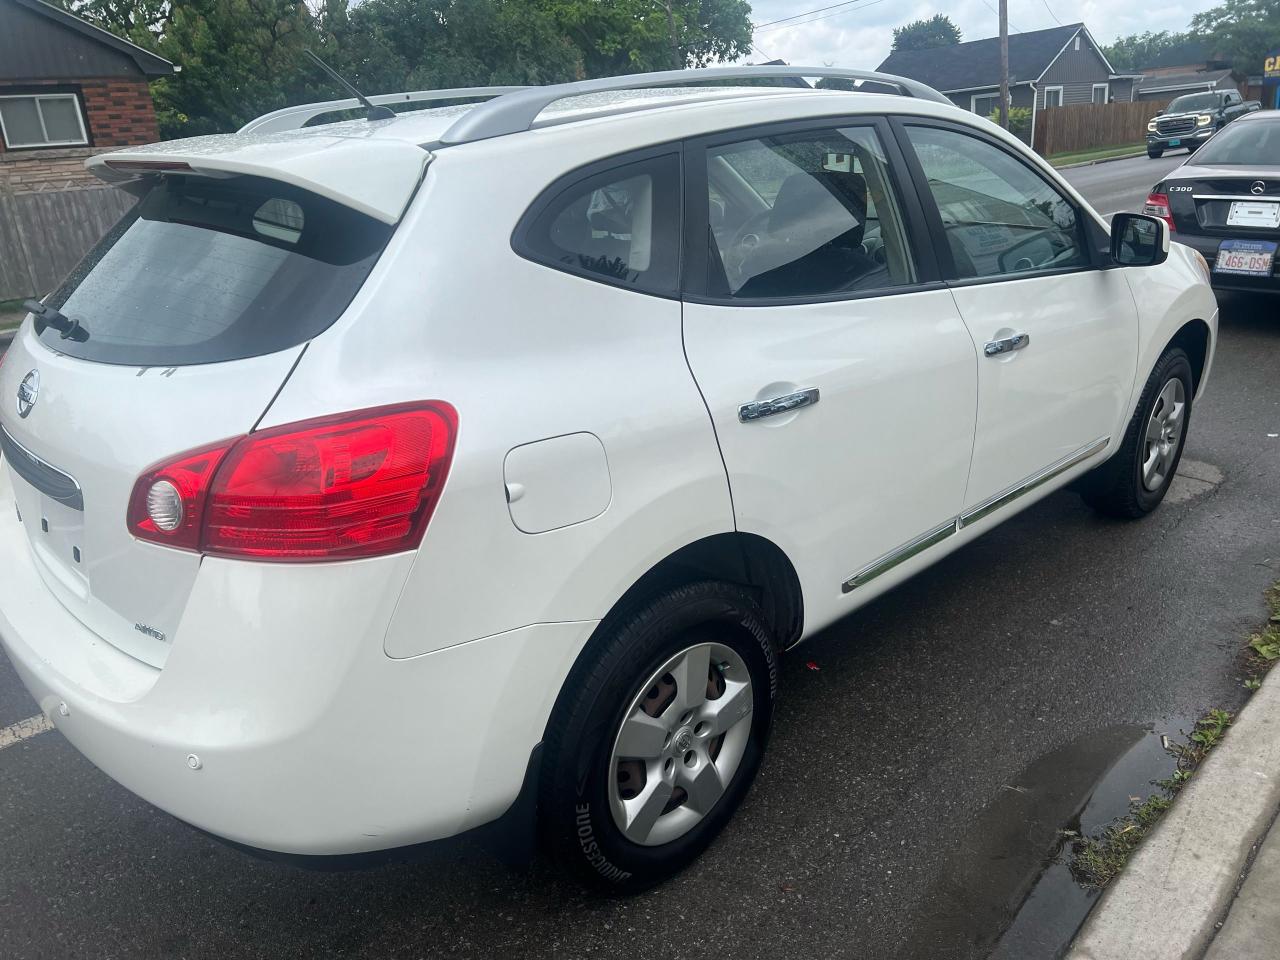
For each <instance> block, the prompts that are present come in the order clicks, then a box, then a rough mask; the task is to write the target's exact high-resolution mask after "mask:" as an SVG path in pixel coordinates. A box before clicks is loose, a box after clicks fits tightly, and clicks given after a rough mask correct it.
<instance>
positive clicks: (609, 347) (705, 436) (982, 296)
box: [0, 67, 1217, 890]
mask: <svg viewBox="0 0 1280 960" xmlns="http://www.w3.org/2000/svg"><path fill="white" fill-rule="evenodd" d="M762 76H774V77H793V76H808V77H813V76H834V77H841V78H848V79H853V80H855V81H857V82H858V83H859V84H860V85H861V87H862V90H861V92H841V91H824V90H812V89H798V88H767V87H760V86H749V85H747V86H743V87H740V88H734V87H727V86H724V87H703V88H689V89H683V90H671V89H659V88H662V87H667V86H670V85H671V84H673V83H687V82H689V81H691V80H721V81H724V80H735V79H747V78H749V79H751V80H756V79H759V78H760V77H762ZM489 94H490V95H491V99H489V100H487V102H485V103H483V104H480V105H476V104H470V105H468V106H465V107H459V106H450V107H446V108H432V109H425V110H416V111H413V112H408V113H404V114H401V115H399V116H395V117H392V118H389V119H376V120H374V119H370V120H362V119H357V120H346V121H343V122H335V123H327V124H326V123H320V124H315V125H309V126H306V127H303V124H304V123H309V122H311V121H315V120H317V119H323V117H322V116H321V115H322V114H326V113H328V112H331V111H333V110H335V109H345V108H353V107H355V106H356V105H357V104H356V101H354V100H351V101H340V102H336V103H330V104H320V105H311V106H308V107H299V108H289V109H287V110H284V111H279V112H277V113H275V114H269V115H267V116H266V117H263V118H260V119H259V120H257V121H254V122H253V123H250V124H248V125H247V126H246V127H245V128H244V129H243V130H242V131H241V132H239V133H238V134H235V135H228V136H211V137H202V138H196V139H191V140H180V141H175V142H169V143H164V144H157V145H155V146H151V147H139V148H131V149H125V150H120V151H116V152H113V153H107V154H103V155H99V156H96V157H94V158H93V159H92V160H90V161H89V165H90V168H91V169H92V170H93V171H94V172H95V173H97V174H98V175H100V176H101V177H103V178H104V179H106V180H108V181H111V182H114V183H117V184H118V185H119V186H120V188H121V189H125V190H128V191H130V192H131V193H133V194H134V195H136V196H137V197H138V205H137V206H136V208H135V209H134V210H133V212H132V213H130V214H129V215H128V216H127V217H126V218H125V219H124V220H123V221H122V222H121V223H120V225H119V226H117V227H116V228H115V229H113V230H112V231H111V232H110V233H109V234H108V235H107V236H106V237H105V238H104V239H103V241H102V242H101V243H100V244H99V245H98V246H97V247H96V248H95V249H94V250H93V251H92V252H91V253H90V254H89V255H88V257H87V258H86V259H85V261H84V262H83V263H82V264H80V265H79V266H78V267H77V268H76V269H75V270H73V271H72V273H71V275H70V276H69V277H68V278H67V280H66V282H65V283H64V284H63V285H62V286H61V287H60V288H59V289H58V290H57V291H56V292H54V293H53V294H52V295H51V296H49V297H48V298H47V299H46V300H45V302H44V303H43V304H33V306H34V308H35V309H34V312H33V315H32V316H30V317H28V318H27V319H26V321H25V323H24V326H23V328H22V330H21V333H20V335H19V336H18V338H17V340H16V341H15V343H14V344H13V347H12V348H11V349H10V351H9V353H8V355H7V356H6V357H5V359H4V362H3V366H0V396H2V397H4V398H7V399H6V400H5V402H4V405H3V408H2V409H0V427H2V428H3V429H2V430H0V439H2V441H3V454H4V461H5V464H6V467H5V469H3V470H2V471H0V569H3V570H4V576H3V577H0V640H2V641H3V645H4V648H5V650H6V651H7V652H8V654H9V656H10V657H11V659H12V660H13V663H14V665H15V666H16V668H17V671H18V673H19V674H20V676H21V677H22V680H23V681H24V682H25V684H26V685H27V688H28V689H29V690H30V691H31V693H32V694H33V696H34V697H35V698H36V700H37V701H38V702H39V704H40V705H41V708H42V709H43V710H44V711H45V713H46V714H47V715H48V716H49V717H50V719H51V720H52V721H53V722H54V723H55V724H56V725H57V727H58V728H59V729H60V730H61V731H62V732H63V733H64V734H65V735H66V738H67V739H68V740H69V741H70V742H71V743H72V744H73V745H75V746H76V747H77V748H78V749H79V750H81V751H82V752H83V753H84V754H85V755H86V756H87V757H88V758H89V759H91V760H92V761H93V762H94V763H95V764H96V765H98V766H99V767H100V768H101V769H102V770H104V771H105V772H106V773H107V774H108V775H110V776H111V777H113V778H115V779H116V780H118V781H119V782H120V783H122V784H124V785H125V786H126V787H128V788H129V789H131V790H133V791H135V792H136V793H138V794H139V795H141V796H142V797H144V798H146V799H148V800H150V801H151V802H152V803H154V804H156V805H157V806H159V807H161V808H163V809H165V810H167V811H169V812H171V813H172V814H174V815H175V816H177V817H180V818H181V819H183V820H185V821H188V822H190V823H192V824H195V825H196V826H198V827H200V828H202V829H203V830H206V831H208V832H210V833H212V834H215V835H218V836H220V837H224V838H228V839H230V840H231V841H234V842H236V843H238V844H241V845H246V846H249V847H253V848H258V849H261V850H266V851H271V852H275V853H281V854H287V855H296V856H326V855H335V856H340V855H349V854H365V853H370V852H377V851H386V850H389V849H393V848H398V847H403V846H405V845H410V844H417V843H419V842H424V841H431V840H435V839H437V838H441V837H447V836H450V835H454V834H459V833H463V832H466V831H471V830H482V831H487V832H489V833H491V834H492V833H496V832H497V831H499V830H504V831H506V832H508V833H509V834H510V835H512V836H516V835H528V834H529V833H531V831H532V829H533V824H534V823H535V821H536V823H537V824H538V828H539V829H540V831H541V834H542V836H543V837H544V838H545V840H546V843H547V845H548V847H549V848H550V849H551V850H553V851H554V852H555V853H556V854H557V855H558V856H559V857H561V858H563V860H564V861H565V862H567V863H568V864H570V865H572V866H575V867H577V868H580V869H581V871H582V872H583V874H584V875H585V876H588V877H590V878H593V879H594V880H595V881H598V882H600V883H603V884H606V885H610V886H612V887H615V888H619V889H623V890H630V889H637V888H640V887H642V886H644V885H646V884H650V883H653V882H655V881H657V880H660V879H662V878H664V877H666V876H669V875H670V874H671V873H672V872H674V871H676V870H678V869H680V868H681V867H682V866H683V865H685V864H687V863H688V862H689V861H690V860H692V859H693V858H694V857H695V856H697V855H698V854H699V852H700V851H702V850H703V849H704V848H705V847H706V846H707V844H708V843H709V842H710V841H711V840H712V838H713V837H714V836H715V835H716V834H717V833H718V832H719V831H720V829H721V828H722V827H723V826H724V825H725V823H726V822H727V821H728V820H729V818H730V816H731V815H732V814H733V812H734V810H735V809H736V808H737V806H738V805H739V803H740V801H741V800H742V798H743V796H744V795H745V794H746V792H747V790H748V788H749V786H750V784H751V782H752V780H753V778H754V777H755V776H756V773H757V770H758V769H759V767H760V764H761V759H762V756H763V753H764V748H765V743H766V740H767V739H768V735H769V729H770V724H771V722H772V719H773V711H774V700H775V697H776V696H777V693H778V662H779V657H780V656H781V655H782V654H783V652H784V651H787V650H789V649H791V648H792V647H794V646H795V645H796V644H797V643H799V642H801V641H802V640H804V639H805V638H807V637H810V636H812V635H813V634H814V633H816V632H817V631H819V630H821V629H822V628H823V627H825V626H827V625H829V624H831V623H833V622H834V621H836V620H838V619H839V618H841V617H844V616H847V615H848V614H850V613H852V612H853V611H855V610H856V609H858V608H859V607H860V606H862V605H863V604H865V603H866V602H868V601H869V600H871V599H873V598H874V597H876V596H877V595H879V594H881V593H883V592H884V591H886V590H888V589H890V588H892V587H893V586H894V585H896V584H898V583H901V582H902V581H903V580H905V579H906V578H908V577H910V576H912V575H913V574H915V573H917V572H919V571H920V570H921V569H923V568H924V567H926V566H928V565H929V564H932V563H934V562H936V561H937V560H938V559H940V558H941V557H944V556H946V555H947V554H949V553H951V552H952V551H954V550H956V549H957V548H959V547H961V546H963V545H964V544H966V543H968V542H970V541H972V540H973V539H974V538H975V537H978V536H981V535H982V534H983V533H984V532H986V531H987V530H990V529H991V528H992V527H993V526H995V525H996V524H999V523H1001V522H1003V521H1004V520H1006V519H1008V518H1009V517H1010V516H1012V515H1013V514H1015V513H1017V512H1018V511H1019V510H1022V509H1024V508H1025V507H1027V506H1028V505H1030V504H1032V503H1034V502H1036V501H1037V500H1039V499H1040V498H1041V497H1044V496H1045V495H1047V494H1049V493H1050V492H1052V491H1054V490H1057V489H1059V488H1061V487H1063V486H1065V485H1066V484H1069V483H1073V482H1075V483H1078V484H1080V485H1081V487H1082V489H1083V492H1084V494H1085V496H1086V497H1087V499H1088V500H1089V502H1090V503H1092V504H1094V505H1095V506H1096V507H1098V508H1099V509H1100V510H1102V511H1104V512H1106V513H1108V514H1111V515H1115V516H1120V517H1128V518H1136V517H1141V516H1143V515H1144V514H1146V513H1148V512H1149V511H1151V510H1153V509H1155V508H1156V506H1157V505H1158V504H1159V503H1160V501H1161V499H1162V498H1163V497H1164V495H1165V492H1166V490H1167V489H1168V487H1169V484H1170V482H1171V480H1172V478H1173V475H1174V471H1175V470H1176V469H1177V466H1178V460H1179V457H1180V456H1181V453H1182V449H1183V444H1184V443H1185V441H1186V436H1187V429H1188V424H1189V422H1190V420H1191V415H1192V410H1193V407H1194V403H1195V400H1196V398H1197V397H1199V396H1200V394H1201V393H1202V391H1203V390H1204V386H1205V382H1206V379H1207V377H1208V372H1209V367H1210V363H1211V359H1212V356H1213V349H1214V343H1215V338H1216V329H1217V310H1216V306H1215V302H1214V298H1213V294H1212V292H1211V290H1210V288H1209V286H1208V283H1207V272H1206V268H1205V264H1204V260H1203V259H1202V258H1201V257H1200V256H1199V255H1198V254H1196V253H1195V252H1194V251H1192V250H1191V249H1190V248H1187V247H1183V246H1180V245H1176V244H1175V245H1170V243H1169V231H1168V228H1167V227H1166V224H1165V221H1163V220H1161V219H1159V218H1154V217H1149V216H1144V215H1140V214H1121V215H1118V216H1117V217H1116V218H1115V219H1114V220H1113V221H1112V224H1111V230H1110V233H1108V225H1107V224H1106V223H1105V222H1104V221H1102V220H1101V219H1100V218H1099V216H1098V214H1097V213H1095V212H1094V211H1093V209H1091V208H1090V206H1089V205H1088V204H1087V203H1086V202H1085V201H1084V200H1083V199H1082V198H1081V197H1080V195H1079V194H1078V193H1076V191H1075V190H1074V189H1072V187H1071V186H1070V185H1069V184H1067V183H1066V182H1065V181H1063V180H1062V179H1061V178H1060V177H1059V176H1058V174H1057V173H1055V172H1054V170H1053V169H1052V168H1051V167H1049V166H1048V165H1047V164H1045V163H1044V162H1043V161H1042V160H1041V159H1040V158H1038V157H1037V156H1036V155H1035V154H1033V153H1032V152H1030V151H1029V150H1028V149H1027V148H1025V147H1024V146H1023V145H1022V144H1021V143H1020V142H1019V141H1018V140H1016V139H1015V138H1014V137H1012V136H1010V135H1008V134H1007V133H1005V132H1004V131H1001V130H1000V129H999V128H997V127H995V126H994V125H993V124H991V123H990V122H988V121H987V120H985V119H982V118H980V117H977V116H975V115H973V114H970V113H968V112H966V111H964V110H960V109H958V108H956V107H954V106H952V105H951V104H950V103H948V102H947V101H946V99H945V98H944V97H942V96H941V95H939V94H937V93H936V92H935V91H933V90H931V89H930V88H928V87H924V86H922V85H920V84H918V83H915V82H913V81H909V80H902V79H899V78H892V77H885V76H882V75H877V74H865V73H859V72H851V71H840V70H835V69H831V68H787V67H773V68H762V67H751V68H746V69H744V68H717V69H711V70H703V71H697V72H695V73H674V74H657V75H652V76H641V77H624V78H613V79H609V80H598V81H590V82H584V83H578V84H566V85H563V86H551V87H541V88H529V89H526V90H521V91H516V92H510V93H505V94H504V93H502V92H501V91H489ZM498 94H501V95H498ZM460 95H465V96H471V97H475V96H478V95H481V94H477V92H476V91H464V92H463V94H459V93H458V92H457V91H441V92H437V93H433V94H414V95H398V96H389V97H383V98H375V99H378V101H379V103H380V104H385V103H388V102H399V101H406V102H409V103H410V105H415V104H414V101H417V104H416V105H419V106H420V105H421V102H423V101H428V102H429V101H431V100H440V99H444V100H449V99H457V98H458V97H459V96H460ZM588 95H589V96H588ZM1009 587H1010V585H1009V584H1008V583H1002V584H1001V585H1000V590H1001V591H1002V592H1006V593H1007V592H1008V590H1009Z"/></svg>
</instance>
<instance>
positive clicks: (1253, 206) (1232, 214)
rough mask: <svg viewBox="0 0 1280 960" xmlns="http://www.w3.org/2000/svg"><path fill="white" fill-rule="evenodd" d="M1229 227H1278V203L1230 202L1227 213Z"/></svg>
mask: <svg viewBox="0 0 1280 960" xmlns="http://www.w3.org/2000/svg"><path fill="white" fill-rule="evenodd" d="M1227 226H1229V227H1264V228H1267V229H1275V228H1276V227H1280V203H1263V202H1261V201H1257V200H1232V201H1231V209H1230V210H1229V211H1228V212H1227Z"/></svg>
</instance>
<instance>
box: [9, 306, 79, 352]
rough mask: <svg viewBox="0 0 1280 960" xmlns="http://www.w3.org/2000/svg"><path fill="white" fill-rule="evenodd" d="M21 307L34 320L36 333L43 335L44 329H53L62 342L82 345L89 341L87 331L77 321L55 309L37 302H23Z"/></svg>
mask: <svg viewBox="0 0 1280 960" xmlns="http://www.w3.org/2000/svg"><path fill="white" fill-rule="evenodd" d="M22 306H23V307H24V308H25V309H26V310H27V311H28V312H30V313H32V314H34V315H35V318H36V333H44V331H45V328H46V327H53V329H55V330H57V331H58V335H59V336H60V337H62V339H63V340H74V341H75V342H76V343H84V342H85V341H86V340H88V339H89V331H88V330H86V329H85V328H84V327H82V326H81V325H80V321H79V320H72V319H71V318H70V317H68V316H67V315H66V314H65V313H63V312H62V311H60V310H59V309H58V308H57V307H50V306H47V305H46V304H43V303H41V302H40V301H38V300H24V301H22Z"/></svg>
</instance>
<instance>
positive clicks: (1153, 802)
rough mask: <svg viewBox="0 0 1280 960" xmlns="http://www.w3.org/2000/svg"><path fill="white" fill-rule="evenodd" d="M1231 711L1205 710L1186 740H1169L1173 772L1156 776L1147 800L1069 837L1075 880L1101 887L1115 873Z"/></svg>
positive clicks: (1162, 811) (1215, 740)
mask: <svg viewBox="0 0 1280 960" xmlns="http://www.w3.org/2000/svg"><path fill="white" fill-rule="evenodd" d="M1231 720H1232V717H1231V714H1230V713H1228V712H1227V711H1225V710H1210V711H1209V712H1208V713H1206V714H1205V715H1204V716H1203V717H1201V718H1200V719H1199V720H1197V721H1196V725H1195V727H1194V728H1193V729H1192V731H1191V734H1190V736H1188V737H1187V742H1186V743H1185V744H1183V743H1173V744H1170V745H1169V746H1168V748H1167V749H1168V750H1169V752H1170V753H1171V754H1172V755H1173V757H1174V758H1175V761H1176V765H1175V767H1174V771H1173V775H1172V776H1170V777H1169V778H1168V779H1167V780H1160V781H1158V784H1157V785H1158V786H1159V787H1160V789H1159V790H1158V791H1157V792H1156V793H1153V794H1151V795H1150V796H1148V797H1147V798H1146V799H1142V800H1134V801H1133V802H1132V803H1131V804H1130V806H1129V812H1128V813H1127V814H1125V816H1123V817H1120V818H1119V819H1118V820H1115V821H1114V822H1112V823H1111V824H1110V825H1109V826H1107V827H1104V828H1103V829H1102V831H1101V832H1099V833H1096V834H1094V835H1093V836H1090V837H1080V838H1078V839H1076V840H1075V841H1073V843H1072V850H1071V863H1070V867H1071V875H1072V876H1073V877H1075V879H1076V882H1078V883H1081V884H1084V885H1085V886H1089V887H1099V888H1101V887H1105V886H1106V885H1107V884H1108V883H1110V882H1111V881H1112V880H1114V879H1115V878H1116V876H1117V875H1119V873H1120V871H1121V870H1123V869H1124V865H1125V864H1126V863H1128V862H1129V857H1130V856H1131V855H1132V854H1133V851H1135V850H1136V849H1138V847H1139V846H1140V845H1141V843H1142V841H1143V840H1144V839H1145V838H1146V836H1147V834H1148V833H1150V832H1151V828H1152V827H1154V826H1155V825H1156V824H1157V823H1159V822H1160V818H1161V817H1163V816H1164V814H1165V811H1167V810H1168V809H1169V808H1170V807H1171V806H1173V798H1174V797H1176V796H1177V795H1178V791H1180V790H1181V789H1182V788H1183V787H1184V786H1186V784H1187V781H1188V780H1190V779H1191V775H1192V774H1193V773H1195V770H1196V768H1197V767H1199V766H1200V764H1201V763H1203V762H1204V759H1205V757H1207V756H1208V755H1209V752H1210V751H1211V750H1213V748H1214V747H1216V746H1217V745H1218V744H1219V743H1221V742H1222V737H1223V735H1224V734H1225V733H1226V732H1227V728H1228V727H1229V726H1231Z"/></svg>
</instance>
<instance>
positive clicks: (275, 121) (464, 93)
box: [237, 87, 530, 133]
mask: <svg viewBox="0 0 1280 960" xmlns="http://www.w3.org/2000/svg"><path fill="white" fill-rule="evenodd" d="M528 89H530V88H529V87H458V88H455V89H453V90H415V91H413V92H411V93H382V94H378V95H377V96H376V97H369V98H368V99H369V102H370V103H373V104H375V105H378V106H382V105H386V104H394V103H431V102H437V101H440V100H466V99H469V98H471V97H501V96H503V95H504V94H508V93H519V92H521V91H524V90H528ZM361 106H362V105H361V103H360V101H359V100H356V99H354V98H348V99H346V100H326V101H324V102H323V103H304V104H302V105H300V106H296V107H285V108H284V109H283V110H276V111H273V112H272V113H264V114H263V115H262V116H260V117H258V118H257V119H256V120H250V121H249V122H248V123H246V124H245V125H244V126H243V127H241V128H240V129H239V130H238V131H237V132H238V133H279V132H280V131H282V130H297V129H298V128H300V127H305V126H306V125H307V121H308V120H312V119H314V118H315V117H319V116H322V115H324V114H326V113H336V112H337V111H339V110H359V109H361Z"/></svg>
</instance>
